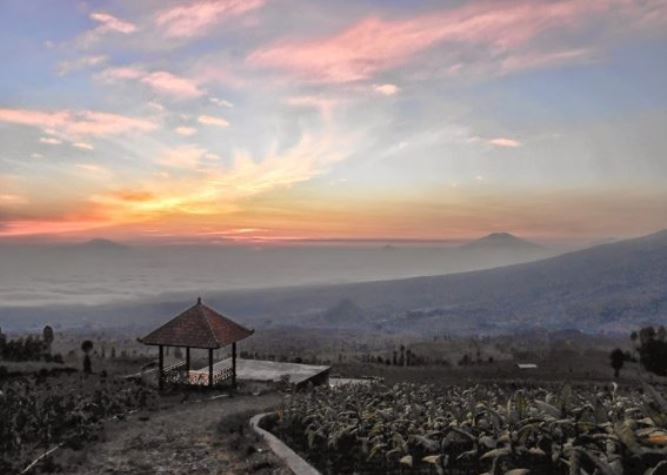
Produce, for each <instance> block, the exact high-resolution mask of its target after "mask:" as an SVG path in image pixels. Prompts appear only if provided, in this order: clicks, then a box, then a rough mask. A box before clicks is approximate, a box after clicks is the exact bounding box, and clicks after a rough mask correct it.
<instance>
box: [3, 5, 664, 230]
mask: <svg viewBox="0 0 667 475" xmlns="http://www.w3.org/2000/svg"><path fill="white" fill-rule="evenodd" d="M666 50H667V0H641V1H639V0H638V1H631V0H581V1H576V0H525V1H519V0H517V1H509V0H493V1H478V0H468V1H463V0H456V1H454V0H452V1H444V0H443V1H422V2H413V1H407V0H403V1H399V0H373V1H371V0H358V1H348V2H330V1H315V0H303V1H302V0H217V1H201V0H195V1H177V2H174V1H165V0H142V1H130V0H115V1H114V0H108V1H95V2H93V1H90V2H84V1H75V0H30V1H26V0H2V1H0V61H1V63H2V74H0V143H1V144H2V146H1V147H0V240H14V241H16V240H19V241H28V240H33V239H47V240H51V239H54V240H79V239H87V238H91V237H106V238H111V239H119V240H126V241H146V242H195V243H199V242H201V243H225V242H239V243H243V242H291V241H318V240H337V241H339V240H342V241H345V240H350V241H356V240H391V239H396V240H415V241H419V240H451V239H468V238H474V237H478V236H481V235H484V234H487V233H490V232H512V233H515V234H518V235H520V236H523V237H527V238H532V239H538V240H575V241H576V240H581V241H587V240H591V241H594V240H597V239H606V238H610V237H614V238H618V237H626V236H634V235H639V234H643V233H650V232H653V231H656V230H659V229H662V228H665V227H667V223H666V221H667V219H666V218H667V186H665V182H666V179H667V157H666V156H665V151H666V150H667V134H665V130H667V87H665V84H667V54H665V51H666Z"/></svg>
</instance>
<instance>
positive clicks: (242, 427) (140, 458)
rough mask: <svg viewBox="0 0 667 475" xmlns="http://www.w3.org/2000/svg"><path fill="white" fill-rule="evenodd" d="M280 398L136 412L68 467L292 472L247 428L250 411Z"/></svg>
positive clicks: (262, 408) (75, 470) (220, 401)
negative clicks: (283, 466) (142, 412)
mask: <svg viewBox="0 0 667 475" xmlns="http://www.w3.org/2000/svg"><path fill="white" fill-rule="evenodd" d="M280 401H281V396H280V395H278V394H265V395H262V396H235V397H223V398H218V399H214V400H203V401H201V402H188V403H184V404H181V403H179V402H176V403H174V404H173V405H171V407H164V408H163V409H161V410H159V411H155V412H147V413H144V414H136V415H133V416H131V417H129V418H128V419H127V420H125V421H120V422H112V423H109V424H108V426H107V428H106V431H105V435H104V439H105V440H103V441H100V442H97V443H95V444H93V445H91V446H89V447H88V448H86V449H85V450H84V451H81V452H71V453H70V454H69V457H71V458H70V459H69V463H67V464H66V465H65V466H67V467H68V473H76V474H101V473H124V474H130V473H131V474H154V473H169V474H172V473H174V474H185V473H188V474H241V473H267V474H268V473H271V474H288V473H290V472H289V471H288V470H286V469H285V468H282V467H281V464H280V463H279V462H278V461H277V459H276V458H275V457H273V455H272V454H271V453H270V452H267V451H266V447H265V446H264V444H263V443H261V442H260V441H259V440H258V439H257V438H256V437H255V436H254V434H252V433H251V431H250V430H249V429H248V426H247V419H248V418H249V416H250V414H255V413H258V412H263V411H266V410H269V409H271V408H274V407H276V406H277V405H279V404H280ZM65 455H67V454H65ZM73 459H74V460H73ZM70 470H71V472H70Z"/></svg>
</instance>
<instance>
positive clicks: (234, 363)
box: [232, 342, 236, 388]
mask: <svg viewBox="0 0 667 475" xmlns="http://www.w3.org/2000/svg"><path fill="white" fill-rule="evenodd" d="M232 387H233V388H235V387H236V342H234V343H232Z"/></svg>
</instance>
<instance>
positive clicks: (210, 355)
mask: <svg viewBox="0 0 667 475" xmlns="http://www.w3.org/2000/svg"><path fill="white" fill-rule="evenodd" d="M208 386H209V387H213V348H209V349H208Z"/></svg>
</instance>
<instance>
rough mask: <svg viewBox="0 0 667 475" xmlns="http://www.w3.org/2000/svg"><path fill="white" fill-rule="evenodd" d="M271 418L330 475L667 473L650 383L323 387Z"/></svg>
mask: <svg viewBox="0 0 667 475" xmlns="http://www.w3.org/2000/svg"><path fill="white" fill-rule="evenodd" d="M269 424H272V427H268V428H269V429H271V430H272V431H273V432H274V433H276V434H277V435H278V436H279V437H281V438H282V439H283V440H285V441H286V442H287V443H288V444H289V445H291V446H292V447H293V448H294V449H295V450H297V451H299V452H301V453H303V454H304V455H305V456H306V458H307V459H308V460H309V461H310V462H311V463H313V464H314V465H315V466H316V467H317V468H318V469H320V470H321V471H322V473H326V474H345V473H438V474H443V473H448V474H449V473H452V474H468V473H471V474H472V473H475V474H480V473H491V474H503V473H507V472H509V473H510V474H513V475H518V474H523V473H528V471H530V473H534V474H538V473H539V474H594V473H600V474H611V475H621V474H649V475H650V474H654V475H657V474H658V473H665V472H664V471H667V402H666V401H665V399H664V397H663V396H662V395H661V394H659V393H658V391H656V390H655V389H654V388H652V387H649V386H645V387H644V389H643V390H641V389H636V390H627V389H618V388H617V387H616V385H613V386H610V387H599V388H593V387H591V388H585V389H583V388H572V387H570V386H569V385H565V386H563V387H561V388H557V389H555V390H549V389H544V388H525V389H519V390H513V389H510V388H508V387H501V386H497V385H484V386H483V385H478V386H474V387H469V388H462V387H446V388H438V387H435V386H430V385H412V384H399V385H396V386H394V387H393V388H388V387H386V386H382V385H372V386H366V385H354V386H343V387H339V388H333V389H329V388H317V389H315V390H313V391H312V392H310V393H301V394H295V395H293V396H291V397H290V399H289V400H288V401H287V402H286V403H285V407H284V408H283V410H282V411H281V412H279V415H278V417H277V419H276V420H275V421H272V422H270V423H269Z"/></svg>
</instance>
